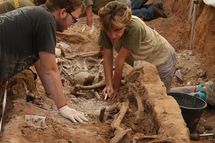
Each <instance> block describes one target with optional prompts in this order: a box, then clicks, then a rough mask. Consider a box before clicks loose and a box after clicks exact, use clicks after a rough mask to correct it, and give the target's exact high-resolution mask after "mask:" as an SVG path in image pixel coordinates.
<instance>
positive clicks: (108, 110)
mask: <svg viewBox="0 0 215 143" xmlns="http://www.w3.org/2000/svg"><path fill="white" fill-rule="evenodd" d="M119 108H120V103H116V104H113V105H111V106H108V107H104V108H102V109H101V110H100V115H99V120H100V121H101V122H104V121H105V117H108V116H109V115H110V114H111V113H112V112H113V111H114V110H115V109H119Z"/></svg>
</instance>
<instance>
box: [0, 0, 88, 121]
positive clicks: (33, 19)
mask: <svg viewBox="0 0 215 143" xmlns="http://www.w3.org/2000/svg"><path fill="white" fill-rule="evenodd" d="M82 9H83V4H82V1H81V0H47V1H46V3H45V5H42V6H34V7H23V8H20V9H16V10H13V11H10V12H8V13H5V14H4V15H1V16H0V69H1V70H0V88H4V87H5V86H4V85H5V84H4V83H5V81H7V80H8V79H9V78H10V77H12V76H14V75H15V74H16V73H18V72H21V71H22V70H24V69H26V68H28V67H30V66H32V65H33V64H34V66H35V69H36V71H37V74H38V75H39V77H40V79H41V81H42V84H43V86H44V88H45V90H46V93H47V94H48V95H49V96H50V97H51V98H52V99H53V100H54V101H55V104H56V106H57V108H58V111H59V113H60V115H61V116H63V117H65V118H68V119H70V120H71V121H73V122H77V121H78V122H84V121H87V119H86V118H85V117H84V114H83V113H81V112H78V111H76V110H74V109H72V108H70V107H68V105H67V102H66V98H65V96H64V94H63V86H62V83H61V78H60V73H59V71H58V67H57V64H56V61H55V44H56V31H60V32H63V31H64V30H66V29H67V28H68V27H69V26H70V25H72V24H74V23H76V22H77V18H78V17H79V16H80V14H81V13H82ZM17 35H18V36H17ZM0 91H2V90H0ZM2 95H3V93H2V92H1V93H0V96H2Z"/></svg>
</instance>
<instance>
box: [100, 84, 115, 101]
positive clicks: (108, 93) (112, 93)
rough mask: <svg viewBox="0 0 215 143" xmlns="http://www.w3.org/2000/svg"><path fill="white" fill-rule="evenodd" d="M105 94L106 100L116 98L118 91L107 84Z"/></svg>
mask: <svg viewBox="0 0 215 143" xmlns="http://www.w3.org/2000/svg"><path fill="white" fill-rule="evenodd" d="M103 95H104V100H107V99H108V98H109V99H111V100H112V99H114V98H115V97H116V96H117V92H116V91H115V90H114V89H113V88H112V87H110V86H106V87H105V88H104V89H103Z"/></svg>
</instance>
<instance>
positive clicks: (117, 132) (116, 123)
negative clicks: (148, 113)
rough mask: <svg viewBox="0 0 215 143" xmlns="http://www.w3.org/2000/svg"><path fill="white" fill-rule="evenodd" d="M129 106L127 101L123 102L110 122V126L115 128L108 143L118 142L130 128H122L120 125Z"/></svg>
mask: <svg viewBox="0 0 215 143" xmlns="http://www.w3.org/2000/svg"><path fill="white" fill-rule="evenodd" d="M128 108H129V102H128V101H126V102H123V103H122V106H121V108H120V111H119V113H118V116H116V117H115V119H114V120H113V122H112V123H111V127H112V128H114V129H116V130H115V132H114V135H115V136H114V137H113V138H112V139H111V140H110V143H118V142H119V141H121V139H122V138H123V137H124V136H125V135H126V134H127V133H128V132H129V131H131V129H126V130H124V129H123V128H121V127H120V124H121V122H122V120H123V118H124V116H125V114H126V112H127V110H128Z"/></svg>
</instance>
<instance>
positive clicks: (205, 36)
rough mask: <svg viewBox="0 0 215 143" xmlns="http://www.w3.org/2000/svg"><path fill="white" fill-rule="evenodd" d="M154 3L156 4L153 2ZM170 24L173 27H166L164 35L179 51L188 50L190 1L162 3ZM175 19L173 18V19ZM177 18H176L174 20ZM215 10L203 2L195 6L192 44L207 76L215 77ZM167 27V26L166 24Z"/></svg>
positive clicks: (167, 1)
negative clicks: (201, 59)
mask: <svg viewBox="0 0 215 143" xmlns="http://www.w3.org/2000/svg"><path fill="white" fill-rule="evenodd" d="M154 2H156V1H155V0H154ZM163 4H164V7H165V10H166V13H167V14H168V17H169V18H170V22H172V21H174V25H171V26H170V27H168V28H169V29H170V30H169V32H168V31H167V33H165V34H164V35H165V36H166V38H167V39H168V40H169V41H170V43H172V44H173V45H174V47H175V48H176V49H177V50H179V49H189V42H190V32H191V19H189V18H188V15H189V10H190V5H191V1H189V0H174V1H172V0H165V1H163ZM174 17H175V18H174ZM176 17H177V18H176ZM214 21H215V8H214V7H211V6H208V5H206V4H205V3H204V2H203V1H200V3H199V4H198V6H197V17H196V26H195V38H194V42H193V51H194V53H195V52H197V53H199V54H200V55H201V56H202V58H203V64H204V66H205V69H206V72H207V76H208V77H209V78H214V77H215V62H214V61H215V56H214V55H215V46H214V45H215V23H214ZM167 25H168V26H169V24H167Z"/></svg>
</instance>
